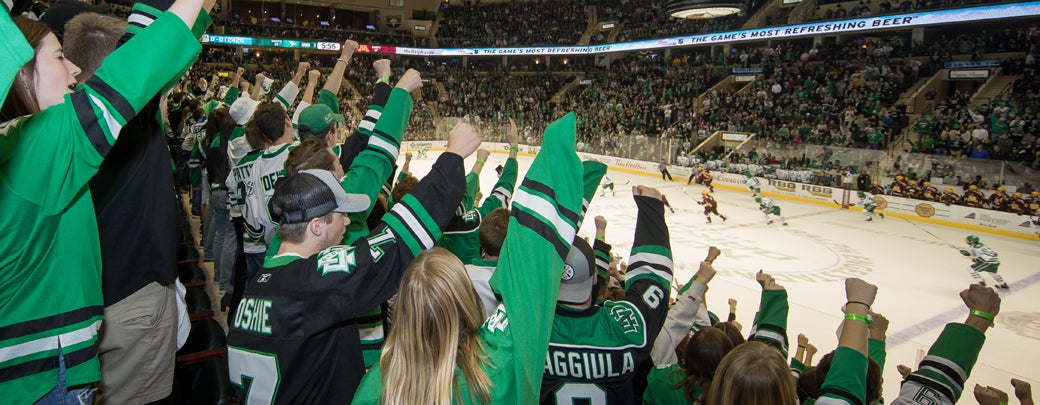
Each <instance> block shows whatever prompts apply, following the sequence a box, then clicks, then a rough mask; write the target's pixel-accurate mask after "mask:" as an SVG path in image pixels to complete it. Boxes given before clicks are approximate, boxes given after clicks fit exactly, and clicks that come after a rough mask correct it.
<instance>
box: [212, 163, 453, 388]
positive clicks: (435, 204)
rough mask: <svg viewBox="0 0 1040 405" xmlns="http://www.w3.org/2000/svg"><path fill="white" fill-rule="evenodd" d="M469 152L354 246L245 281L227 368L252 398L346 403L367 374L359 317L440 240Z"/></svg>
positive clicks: (267, 267)
mask: <svg viewBox="0 0 1040 405" xmlns="http://www.w3.org/2000/svg"><path fill="white" fill-rule="evenodd" d="M463 182H464V174H463V168H462V158H461V157H459V156H458V155H456V154H452V153H445V154H442V155H441V156H440V157H439V158H438V160H437V163H435V164H434V166H433V169H432V170H431V171H430V174H429V175H427V176H426V177H425V178H424V179H423V180H422V181H421V182H419V184H418V185H417V186H416V187H415V188H414V189H413V190H412V192H411V194H409V195H407V196H405V198H403V199H402V200H401V201H400V202H398V203H397V204H395V205H394V207H393V209H391V210H390V212H389V213H387V214H386V215H384V216H383V219H382V222H381V223H380V225H379V226H378V227H377V228H375V229H374V230H373V231H372V232H371V233H370V234H369V235H368V236H367V237H365V238H361V239H359V240H358V241H357V242H356V243H354V245H352V246H333V247H331V248H328V249H325V250H323V251H321V252H319V253H318V254H316V255H313V256H311V257H307V258H302V257H299V256H291V255H279V256H274V257H272V258H269V259H268V261H267V262H265V264H264V268H263V269H262V270H261V271H260V272H259V274H257V276H256V277H255V278H253V279H252V280H250V281H249V284H248V285H247V286H246V289H245V295H244V296H243V298H242V303H241V304H240V305H239V309H238V312H237V313H236V314H235V318H234V319H233V320H231V322H230V325H229V327H230V329H231V330H230V334H229V336H228V369H229V371H230V374H231V381H232V382H233V383H235V384H236V391H237V393H238V397H239V398H242V399H243V400H244V401H245V403H247V404H248V403H253V404H270V403H279V404H283V403H294V404H324V403H349V402H350V401H351V399H352V398H353V396H354V391H355V390H356V389H357V386H358V384H359V383H360V381H361V377H362V376H364V374H365V365H364V359H363V357H362V353H361V346H360V341H359V335H358V321H357V319H356V318H357V317H358V316H360V315H362V314H364V313H365V312H367V311H369V310H371V309H372V308H374V307H375V306H376V305H379V304H380V303H382V302H384V301H386V300H387V299H388V298H390V296H392V295H393V294H394V293H395V292H396V291H397V288H398V284H399V281H400V279H401V276H402V275H403V273H404V270H405V267H406V266H407V265H408V264H409V263H411V261H412V259H413V258H414V257H415V255H417V254H418V253H419V252H420V251H421V250H423V249H429V248H430V247H433V244H434V241H436V240H437V238H438V237H440V236H441V230H442V229H443V228H444V226H446V225H447V223H448V221H449V220H450V219H451V217H452V216H453V214H454V212H455V207H456V206H457V205H458V203H459V200H460V199H461V198H462V194H463V191H464V190H463V187H462V185H463Z"/></svg>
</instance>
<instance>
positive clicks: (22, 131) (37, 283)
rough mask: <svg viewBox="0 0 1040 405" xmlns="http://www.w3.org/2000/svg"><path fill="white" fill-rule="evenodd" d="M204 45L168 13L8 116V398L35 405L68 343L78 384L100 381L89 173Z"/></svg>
mask: <svg viewBox="0 0 1040 405" xmlns="http://www.w3.org/2000/svg"><path fill="white" fill-rule="evenodd" d="M200 20H203V18H202V17H200ZM205 21H208V20H205ZM5 42H6V41H5ZM200 49H201V47H200V45H199V42H198V39H197V38H196V37H195V36H194V35H193V34H192V32H191V31H190V30H189V29H188V27H185V25H184V23H183V22H182V21H181V20H180V19H179V18H177V17H176V16H175V15H171V14H169V13H167V14H164V15H163V16H162V17H160V18H158V19H157V20H156V21H155V22H154V23H152V24H151V25H150V26H149V28H147V29H144V30H142V31H140V33H139V34H137V35H135V36H134V37H133V38H132V39H130V40H129V41H127V42H126V43H125V44H124V45H123V46H121V47H119V48H117V49H116V50H115V51H113V52H112V53H111V54H110V55H109V56H108V57H107V58H105V62H104V63H103V64H102V65H101V68H99V69H98V70H97V73H96V74H95V76H94V77H93V78H91V79H90V80H87V82H86V83H84V84H82V85H80V86H78V87H77V88H76V89H75V91H74V92H73V93H71V94H68V95H66V96H65V98H64V102H63V103H61V104H57V105H54V106H51V107H48V108H47V109H45V110H43V111H41V112H38V113H36V114H33V115H29V116H24V117H21V118H18V119H15V120H12V121H9V122H6V123H3V124H0V139H15V140H17V143H15V144H11V145H10V146H11V148H10V149H7V148H6V147H5V148H4V149H5V152H9V154H7V156H5V157H7V160H6V162H5V163H4V167H3V170H0V189H2V190H0V208H2V212H4V213H5V214H4V215H2V216H0V226H2V227H3V229H4V230H5V232H4V234H3V236H0V314H3V315H2V318H0V392H3V393H4V401H5V402H9V403H32V402H34V401H36V400H38V399H39V398H40V397H42V396H43V395H44V394H46V393H47V392H48V391H50V390H52V389H54V387H55V384H56V382H57V380H58V361H57V355H58V352H59V347H60V350H61V353H62V354H63V356H64V359H65V366H66V377H65V378H66V381H67V384H68V385H69V386H74V385H81V384H86V383H90V382H94V381H98V380H99V379H100V378H101V375H100V371H99V366H98V360H97V345H96V343H97V331H98V328H99V326H100V324H101V316H102V306H103V301H102V293H101V252H100V249H101V248H100V242H99V241H98V230H97V219H96V216H95V215H94V205H93V202H92V198H91V194H90V190H89V189H88V187H87V182H88V181H89V180H90V179H91V178H92V177H93V176H94V174H95V173H96V172H97V170H98V167H99V166H100V164H101V162H102V160H103V159H104V157H105V155H106V154H107V153H108V152H109V151H110V150H111V149H112V146H113V145H114V143H115V142H116V138H117V137H118V136H119V132H120V129H121V128H122V127H123V126H124V125H126V123H127V122H128V121H130V119H131V118H133V117H134V115H135V114H137V112H138V111H140V110H141V109H142V108H143V107H144V106H145V105H146V104H147V103H148V102H149V101H150V100H151V99H152V98H153V97H154V96H155V95H156V94H157V93H158V92H159V91H160V90H161V89H162V86H164V85H166V84H167V83H168V82H170V81H171V80H173V79H175V78H176V77H177V76H178V75H180V74H181V73H182V72H183V71H184V70H185V69H186V68H187V67H188V66H189V65H190V64H191V63H192V62H193V61H194V58H195V56H196V55H197V54H198V52H199V51H200ZM149 61H154V62H151V63H149ZM9 137H10V138H9ZM5 154H6V153H5ZM61 286H64V287H65V288H61ZM55 288H58V289H60V291H59V290H55Z"/></svg>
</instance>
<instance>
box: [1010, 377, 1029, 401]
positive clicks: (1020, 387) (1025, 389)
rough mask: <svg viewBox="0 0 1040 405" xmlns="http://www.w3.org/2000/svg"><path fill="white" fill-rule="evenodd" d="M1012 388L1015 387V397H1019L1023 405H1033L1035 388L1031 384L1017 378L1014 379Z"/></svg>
mask: <svg viewBox="0 0 1040 405" xmlns="http://www.w3.org/2000/svg"><path fill="white" fill-rule="evenodd" d="M1011 386H1012V387H1015V397H1017V398H1018V400H1019V401H1021V402H1022V404H1023V405H1025V404H1026V403H1028V404H1030V405H1032V403H1033V387H1031V386H1030V385H1029V383H1027V382H1025V381H1022V380H1019V379H1017V378H1012V379H1011Z"/></svg>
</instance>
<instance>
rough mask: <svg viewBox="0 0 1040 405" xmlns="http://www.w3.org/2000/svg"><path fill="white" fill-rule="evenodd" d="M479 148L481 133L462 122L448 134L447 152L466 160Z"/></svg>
mask: <svg viewBox="0 0 1040 405" xmlns="http://www.w3.org/2000/svg"><path fill="white" fill-rule="evenodd" d="M406 74H407V73H406ZM478 147H480V133H478V132H477V130H476V129H474V128H473V127H472V126H470V125H469V124H467V123H464V122H461V121H460V122H459V123H458V124H455V127H454V128H452V129H451V132H450V133H448V147H447V149H446V150H445V151H446V152H450V153H454V154H456V155H459V156H462V157H463V158H466V157H468V156H469V155H472V154H473V151H475V150H477V148H478Z"/></svg>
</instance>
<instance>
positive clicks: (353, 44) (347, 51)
mask: <svg viewBox="0 0 1040 405" xmlns="http://www.w3.org/2000/svg"><path fill="white" fill-rule="evenodd" d="M358 46H359V45H358V43H357V41H355V40H353V39H348V40H346V41H343V48H341V49H340V51H339V57H341V58H343V59H346V60H350V57H351V56H353V55H354V51H356V50H357V49H358Z"/></svg>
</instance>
